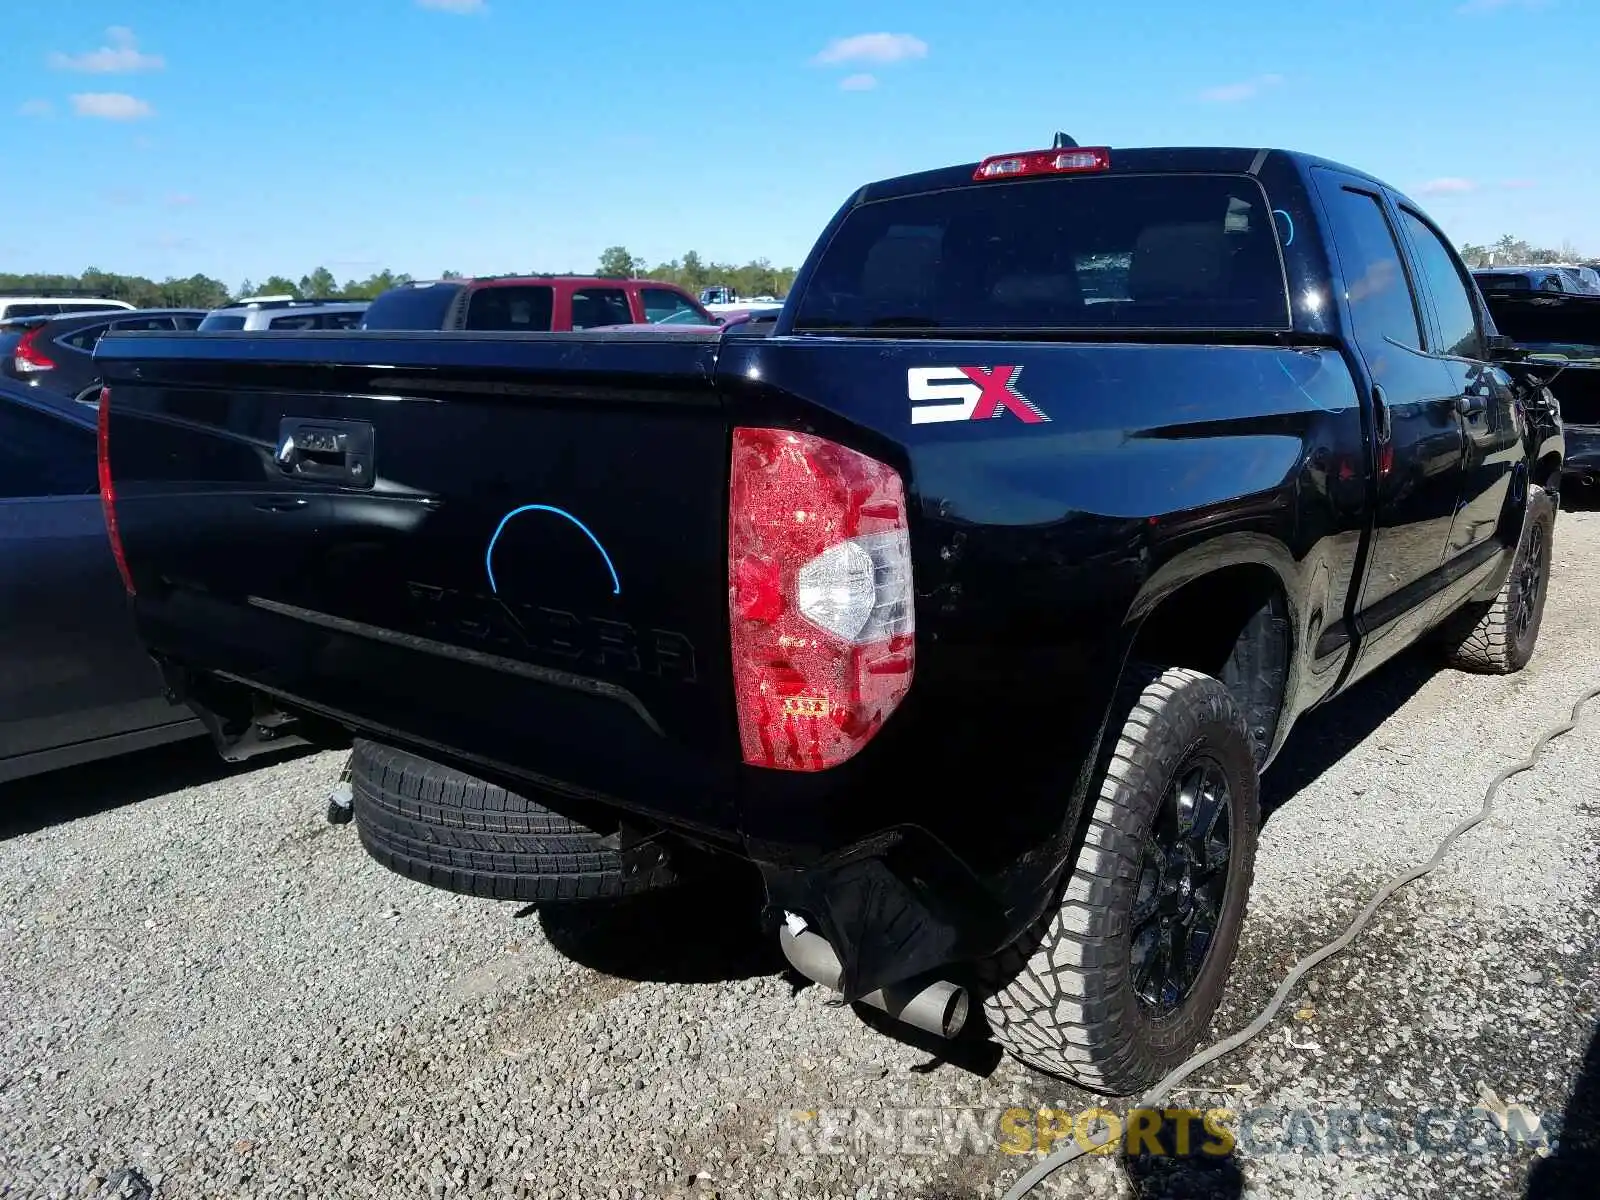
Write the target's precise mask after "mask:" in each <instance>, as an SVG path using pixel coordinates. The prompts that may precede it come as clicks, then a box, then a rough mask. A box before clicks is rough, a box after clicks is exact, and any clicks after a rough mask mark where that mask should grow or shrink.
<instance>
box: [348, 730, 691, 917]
mask: <svg viewBox="0 0 1600 1200" xmlns="http://www.w3.org/2000/svg"><path fill="white" fill-rule="evenodd" d="M349 772H350V783H351V789H352V799H353V801H354V804H353V809H354V813H355V823H356V830H357V832H358V833H359V834H360V837H361V842H362V845H364V846H365V847H366V848H367V852H368V853H370V854H371V855H372V856H373V857H374V858H376V859H377V860H378V861H379V862H381V863H382V864H383V865H384V866H386V867H388V868H389V869H390V870H392V871H396V872H398V873H399V874H401V875H404V876H406V877H407V878H409V879H415V880H417V881H418V882H419V883H426V884H430V885H432V886H433V887H438V888H443V889H445V890H446V891H452V892H463V893H466V894H467V895H471V896H489V897H493V898H495V899H499V900H524V901H550V900H587V899H597V898H600V897H609V896H622V895H627V894H630V893H634V892H642V891H646V890H649V889H651V888H656V887H661V886H663V885H665V884H666V883H667V882H669V881H670V879H671V875H670V873H669V872H668V871H667V870H666V869H665V868H663V867H658V868H655V869H652V870H647V871H642V872H640V873H638V874H636V875H631V876H630V875H628V874H627V873H625V871H624V870H623V864H622V857H621V855H620V854H619V853H618V852H617V851H615V850H612V849H609V848H607V847H604V846H602V845H601V844H600V839H601V837H602V834H600V833H599V832H597V831H596V830H593V829H590V828H589V827H588V826H586V825H582V824H580V823H579V822H577V821H574V820H571V819H569V818H567V817H564V816H562V815H561V814H560V813H556V812H552V811H551V810H550V809H548V808H545V807H544V806H543V805H541V804H538V803H536V802H535V801H533V800H530V799H528V798H527V797H526V796H520V795H518V794H517V793H515V792H508V791H507V790H506V789H505V788H502V787H498V786H496V785H495V784H492V783H489V782H487V781H485V780H482V779H479V778H477V777H476V776H474V775H468V774H466V773H465V772H464V771H458V770H456V769H455V768H453V767H447V766H445V765H443V764H442V763H436V762H433V761H431V760H429V759H426V758H421V757H419V756H418V755H415V754H409V753H407V752H406V751H403V750H396V749H394V748H392V747H389V746H384V745H381V744H379V743H377V742H370V741H367V740H365V739H360V738H358V739H357V740H356V742H355V745H354V747H353V748H352V750H351V754H350V767H349Z"/></svg>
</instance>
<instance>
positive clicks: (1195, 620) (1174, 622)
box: [1106, 534, 1302, 767]
mask: <svg viewBox="0 0 1600 1200" xmlns="http://www.w3.org/2000/svg"><path fill="white" fill-rule="evenodd" d="M1298 575H1299V572H1298V570H1297V568H1296V566H1295V562H1294V559H1293V557H1292V556H1291V554H1290V553H1289V550H1288V547H1286V546H1285V545H1284V544H1283V543H1282V542H1280V541H1278V540H1277V539H1275V538H1271V537H1267V536H1265V535H1260V534H1238V535H1233V536H1229V537H1224V538H1220V539H1216V540H1214V541H1211V542H1207V543H1205V544H1204V545H1201V546H1197V547H1194V548H1192V549H1190V550H1188V551H1186V552H1184V553H1182V554H1179V555H1177V556H1175V557H1174V558H1172V559H1170V560H1169V561H1167V562H1166V563H1164V564H1162V566H1161V567H1159V568H1158V569H1157V570H1156V571H1154V572H1152V573H1151V575H1150V577H1149V579H1148V580H1146V582H1145V584H1144V586H1143V587H1142V588H1141V589H1140V590H1139V593H1138V595H1137V596H1136V597H1135V599H1134V602H1133V604H1132V605H1131V606H1130V609H1129V613H1128V620H1127V623H1126V629H1127V630H1128V635H1129V636H1128V638H1127V652H1126V654H1125V655H1124V657H1123V664H1122V674H1123V676H1124V677H1125V676H1126V674H1127V672H1128V670H1129V669H1130V667H1131V666H1132V664H1134V663H1145V664H1148V665H1151V666H1158V667H1188V668H1190V669H1192V670H1196V671H1200V672H1201V673H1203V674H1206V675H1210V676H1212V677H1213V678H1216V679H1219V680H1221V681H1222V682H1223V683H1224V684H1226V685H1227V687H1228V689H1229V691H1230V692H1232V693H1233V695H1234V698H1235V700H1236V701H1237V702H1238V704H1239V707H1240V709H1241V711H1242V712H1243V713H1244V715H1245V721H1246V724H1247V726H1248V727H1249V729H1250V732H1251V735H1252V736H1253V738H1254V739H1255V742H1256V748H1255V749H1256V763H1257V765H1258V766H1261V767H1264V766H1265V765H1266V763H1267V762H1268V761H1269V760H1270V758H1271V756H1272V754H1273V753H1274V752H1275V750H1276V748H1277V746H1278V745H1280V744H1281V742H1282V738H1283V735H1284V734H1285V733H1286V732H1287V729H1286V728H1284V727H1283V726H1284V725H1285V722H1284V720H1283V717H1284V714H1285V712H1286V710H1287V708H1288V699H1289V696H1290V694H1291V688H1292V685H1293V682H1294V676H1295V661H1296V650H1297V637H1296V632H1295V631H1296V630H1298V629H1300V628H1302V621H1301V615H1302V614H1301V611H1300V610H1301V605H1300V603H1299V598H1298V591H1299V589H1297V588H1296V587H1295V586H1294V581H1295V580H1296V579H1297V578H1298ZM1106 732H1107V734H1110V733H1111V732H1112V731H1110V730H1107V731H1106Z"/></svg>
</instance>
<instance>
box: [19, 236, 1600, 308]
mask: <svg viewBox="0 0 1600 1200" xmlns="http://www.w3.org/2000/svg"><path fill="white" fill-rule="evenodd" d="M1461 257H1462V258H1463V259H1465V260H1466V263H1467V265H1468V266H1469V267H1484V266H1489V265H1491V264H1492V263H1499V264H1501V265H1502V266H1504V265H1509V264H1527V265H1537V264H1540V263H1552V262H1582V261H1585V260H1584V257H1583V255H1582V254H1580V253H1579V251H1578V248H1577V247H1576V246H1574V245H1573V244H1572V243H1571V242H1563V243H1562V244H1561V245H1560V246H1559V247H1556V248H1555V249H1550V248H1548V247H1540V246H1535V245H1534V244H1533V243H1531V242H1528V241H1525V240H1523V239H1522V238H1518V237H1513V236H1512V235H1511V234H1506V235H1504V236H1503V237H1501V238H1500V239H1498V240H1497V241H1495V242H1492V243H1490V244H1488V245H1484V246H1478V245H1473V244H1472V243H1470V242H1469V243H1467V244H1466V245H1464V246H1462V247H1461ZM506 273H507V274H515V273H521V274H529V275H537V274H541V272H538V271H527V272H506ZM595 274H597V275H602V276H607V277H610V278H616V279H630V278H632V279H654V280H659V281H661V282H665V283H676V284H678V285H679V286H680V287H683V288H685V289H687V290H688V291H690V292H693V293H696V294H698V293H699V291H700V290H701V289H702V288H705V287H708V286H710V285H712V284H726V285H727V286H729V287H731V288H733V290H734V291H736V292H738V293H739V295H741V296H779V297H782V296H785V295H787V294H788V292H789V288H790V287H791V286H792V285H793V284H794V277H795V268H794V267H775V266H773V265H772V263H771V262H769V261H768V260H767V259H764V258H758V259H755V260H754V261H752V262H747V263H745V264H744V265H743V266H739V265H737V264H734V263H721V262H714V261H708V260H707V259H704V258H702V257H701V256H700V255H699V254H698V253H697V252H696V251H693V250H691V251H689V252H688V253H687V254H685V255H684V256H683V257H682V258H674V259H672V260H671V261H669V262H664V263H657V264H656V265H655V266H650V265H649V264H648V263H647V262H646V261H645V260H644V259H642V258H638V257H636V256H635V255H633V254H632V253H630V252H629V250H628V249H627V247H626V246H610V247H607V249H606V250H605V251H604V253H602V254H601V255H600V262H599V264H598V265H597V267H596V268H595ZM438 278H440V279H460V278H462V274H461V272H459V271H441V272H440V273H439V275H438ZM411 279H412V276H410V275H407V274H404V273H396V272H394V271H391V270H383V271H375V272H374V273H373V274H371V275H368V276H367V277H366V278H365V279H347V280H345V281H344V282H343V283H342V284H341V283H340V282H339V281H338V279H337V278H336V277H335V276H334V274H333V272H332V271H330V270H328V268H327V267H318V268H316V270H314V271H311V272H309V273H307V274H305V275H302V276H300V278H299V279H293V278H291V277H289V276H287V275H269V276H268V277H267V278H266V279H263V280H261V281H260V282H256V281H254V280H250V279H246V280H242V281H241V282H240V283H239V285H238V287H232V288H231V287H229V286H228V285H227V284H226V283H224V282H223V281H222V280H220V279H214V278H212V277H211V276H209V275H191V276H189V277H188V278H187V279H178V278H167V279H163V280H161V281H159V282H157V281H156V280H153V279H147V278H145V277H144V276H143V275H119V274H117V273H116V272H114V271H101V270H98V269H97V268H94V267H90V268H89V269H88V270H86V271H83V272H82V273H80V274H77V275H64V274H63V275H50V274H6V273H3V272H0V293H7V294H11V295H17V294H30V293H35V292H40V291H46V292H59V291H79V292H84V293H87V294H89V295H93V296H100V297H104V298H106V299H109V300H126V301H127V302H128V303H130V304H133V305H136V306H138V307H139V308H219V307H221V306H222V305H224V304H227V303H229V302H230V301H235V300H238V299H241V298H242V297H245V296H259V295H288V296H294V297H296V298H297V299H323V298H344V299H351V300H370V299H371V298H372V297H374V296H376V295H378V294H379V293H380V292H384V291H387V290H388V289H389V288H392V287H394V286H396V285H397V284H401V283H408V282H410V280H411Z"/></svg>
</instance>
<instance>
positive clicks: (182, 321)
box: [172, 317, 200, 329]
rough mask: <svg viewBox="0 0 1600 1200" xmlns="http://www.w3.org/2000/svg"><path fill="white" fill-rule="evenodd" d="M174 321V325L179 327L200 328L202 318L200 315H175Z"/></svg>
mask: <svg viewBox="0 0 1600 1200" xmlns="http://www.w3.org/2000/svg"><path fill="white" fill-rule="evenodd" d="M172 323H173V325H175V326H176V327H177V328H179V329H198V328H200V318H199V317H173V318H172Z"/></svg>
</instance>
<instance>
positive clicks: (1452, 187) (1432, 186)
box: [1417, 175, 1478, 196]
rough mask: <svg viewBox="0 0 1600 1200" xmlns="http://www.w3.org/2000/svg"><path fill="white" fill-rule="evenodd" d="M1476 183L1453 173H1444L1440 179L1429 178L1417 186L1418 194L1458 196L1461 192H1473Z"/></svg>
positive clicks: (1475, 189)
mask: <svg viewBox="0 0 1600 1200" xmlns="http://www.w3.org/2000/svg"><path fill="white" fill-rule="evenodd" d="M1477 190H1478V184H1477V182H1476V181H1475V180H1472V179H1460V178H1458V177H1456V176H1454V175H1446V176H1445V177H1444V178H1442V179H1430V180H1428V182H1427V183H1425V184H1423V185H1422V186H1421V187H1419V188H1417V194H1418V195H1419V196H1459V195H1461V194H1462V193H1463V192H1475V191H1477Z"/></svg>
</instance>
